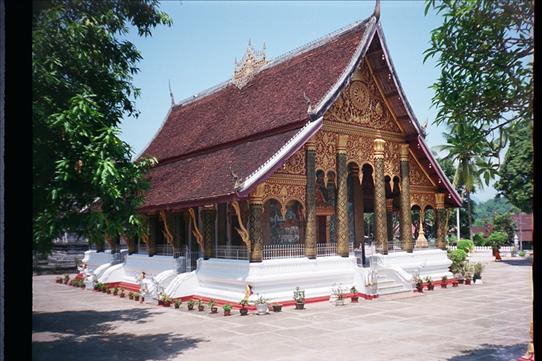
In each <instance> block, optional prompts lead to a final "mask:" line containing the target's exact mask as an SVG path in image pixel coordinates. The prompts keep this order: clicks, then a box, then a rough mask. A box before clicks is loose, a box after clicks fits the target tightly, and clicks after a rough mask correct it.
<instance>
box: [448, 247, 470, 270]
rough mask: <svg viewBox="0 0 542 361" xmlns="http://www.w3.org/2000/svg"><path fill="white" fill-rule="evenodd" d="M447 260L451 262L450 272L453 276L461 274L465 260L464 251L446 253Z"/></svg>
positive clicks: (457, 250)
mask: <svg viewBox="0 0 542 361" xmlns="http://www.w3.org/2000/svg"><path fill="white" fill-rule="evenodd" d="M448 258H449V259H450V260H451V261H452V264H451V265H450V272H452V273H453V274H456V273H461V272H462V271H463V268H464V266H465V261H466V259H467V254H466V253H465V251H463V250H462V249H456V250H453V251H448Z"/></svg>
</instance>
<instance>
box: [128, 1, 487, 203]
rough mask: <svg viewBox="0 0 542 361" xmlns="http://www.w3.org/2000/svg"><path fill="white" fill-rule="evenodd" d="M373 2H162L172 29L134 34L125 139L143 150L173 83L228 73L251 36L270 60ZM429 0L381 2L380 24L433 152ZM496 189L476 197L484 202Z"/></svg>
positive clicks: (184, 90)
mask: <svg viewBox="0 0 542 361" xmlns="http://www.w3.org/2000/svg"><path fill="white" fill-rule="evenodd" d="M374 5H375V2H374V1H373V0H371V1H358V2H354V1H349V2H325V1H314V2H287V1H284V2H272V1H268V2H248V1H247V2H244V1H239V2H237V1H236V2H233V1H232V2H227V1H224V2H211V1H209V2H205V1H202V2H196V1H182V2H180V1H164V2H162V3H161V9H162V10H164V11H166V12H167V13H168V14H169V15H170V16H171V18H172V19H173V25H172V26H171V27H164V26H163V27H159V28H157V29H155V30H154V31H153V36H152V37H149V38H138V37H137V36H136V34H134V33H130V35H129V36H128V39H129V40H131V41H132V42H133V43H134V44H135V45H136V46H137V47H138V49H140V51H141V53H142V55H143V60H142V61H141V62H140V63H139V68H140V72H139V73H138V74H137V75H136V76H135V79H134V80H135V85H136V86H137V87H139V88H141V97H139V98H138V99H137V100H136V104H137V108H138V109H139V110H140V111H141V115H140V116H139V118H138V119H133V118H130V119H125V120H124V121H123V123H122V125H121V129H122V135H121V137H122V139H123V140H124V141H126V142H127V143H128V144H130V145H131V146H132V148H133V150H134V151H135V153H136V154H138V153H140V152H141V151H142V150H143V149H144V148H145V147H146V145H147V144H148V143H149V142H150V140H151V139H152V137H153V136H154V134H155V133H156V132H157V131H158V129H159V128H160V126H161V124H162V122H163V121H164V118H165V116H166V114H167V112H168V110H169V107H170V103H171V100H170V96H169V90H168V81H171V88H172V90H173V94H174V97H175V101H176V102H179V101H180V100H182V99H184V98H187V97H189V96H192V95H193V94H197V93H199V92H201V91H202V90H205V89H207V88H209V87H212V86H214V85H216V84H218V83H221V82H223V81H226V80H228V79H230V78H231V76H232V74H233V70H234V60H235V58H237V59H238V60H239V59H241V57H242V56H243V54H244V52H245V50H246V47H247V44H248V40H249V39H251V41H252V44H253V45H254V47H255V48H257V49H260V48H261V47H262V45H263V43H264V42H265V44H266V48H267V57H268V59H273V58H275V57H277V56H280V55H281V54H283V53H285V52H288V51H289V50H292V49H294V48H296V47H299V46H301V45H303V44H305V43H307V42H310V41H312V40H315V39H318V38H320V37H322V36H324V35H326V34H327V33H330V32H332V31H334V30H337V29H339V28H341V27H343V26H345V25H348V24H351V23H353V22H355V21H357V20H362V19H365V18H367V17H369V16H370V15H371V14H372V12H373V9H374ZM423 12H424V2H423V1H421V0H419V1H386V0H384V1H382V3H381V16H380V22H381V24H382V28H383V30H384V34H385V37H386V41H387V44H388V48H389V50H390V52H391V57H392V60H393V63H394V65H395V68H396V70H397V74H398V76H399V79H400V81H401V84H402V86H403V89H404V90H405V92H406V95H407V98H408V99H409V101H410V104H411V105H412V108H413V110H414V113H415V114H416V116H417V118H418V120H419V121H420V123H421V124H423V123H425V121H426V120H429V125H428V133H427V134H428V135H427V138H426V141H427V143H428V145H429V147H430V148H431V149H434V148H435V146H438V145H440V144H442V142H443V138H442V135H441V134H442V131H443V128H441V127H439V128H437V127H435V126H434V125H431V122H432V120H433V119H434V117H435V114H436V111H435V109H434V108H431V98H432V96H433V93H432V90H431V89H429V88H428V87H429V86H430V85H431V84H432V83H433V82H434V81H435V80H436V79H437V78H438V75H439V71H438V69H437V68H436V67H435V61H434V60H431V59H430V60H428V61H427V62H426V63H425V64H424V63H423V61H422V60H423V51H424V50H425V49H426V48H427V47H428V44H429V39H430V31H431V30H432V29H433V28H435V27H437V26H438V25H439V24H440V23H441V20H440V17H439V16H436V15H434V14H430V15H428V16H424V14H423ZM494 195H495V190H494V189H493V187H491V186H490V187H486V189H484V190H482V191H479V192H478V194H475V195H474V197H473V198H475V199H477V200H481V201H483V200H486V199H489V198H492V197H493V196H494Z"/></svg>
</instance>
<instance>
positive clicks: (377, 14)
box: [373, 0, 380, 21]
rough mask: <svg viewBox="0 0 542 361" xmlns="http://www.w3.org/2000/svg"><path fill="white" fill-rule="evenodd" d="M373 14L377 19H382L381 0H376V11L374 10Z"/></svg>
mask: <svg viewBox="0 0 542 361" xmlns="http://www.w3.org/2000/svg"><path fill="white" fill-rule="evenodd" d="M373 16H374V17H375V18H376V21H378V19H380V0H376V4H375V11H374V12H373Z"/></svg>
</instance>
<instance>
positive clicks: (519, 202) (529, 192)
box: [495, 123, 533, 213]
mask: <svg viewBox="0 0 542 361" xmlns="http://www.w3.org/2000/svg"><path fill="white" fill-rule="evenodd" d="M499 176H500V179H499V181H498V182H496V183H495V189H497V190H498V191H500V192H501V194H503V195H504V196H505V197H506V198H508V199H509V200H510V202H511V203H512V204H513V205H514V206H516V207H518V208H519V209H521V210H522V211H523V212H526V213H531V212H532V210H533V139H532V123H527V124H524V123H521V124H518V127H517V128H516V129H515V130H514V131H513V132H512V133H511V134H510V147H509V148H508V150H507V151H506V155H505V157H504V163H503V165H502V167H501V169H500V171H499Z"/></svg>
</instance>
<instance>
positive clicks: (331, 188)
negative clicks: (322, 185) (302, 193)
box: [326, 171, 337, 243]
mask: <svg viewBox="0 0 542 361" xmlns="http://www.w3.org/2000/svg"><path fill="white" fill-rule="evenodd" d="M335 179H336V176H335V172H333V171H328V172H327V184H326V188H327V196H328V203H329V204H330V205H331V206H332V207H333V208H334V209H335V205H336V199H337V183H336V181H335ZM326 222H329V223H328V224H326V231H327V232H328V240H329V242H331V243H336V242H337V237H336V236H335V229H336V224H337V217H336V215H335V214H332V215H331V216H329V217H328V218H327V219H326Z"/></svg>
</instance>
